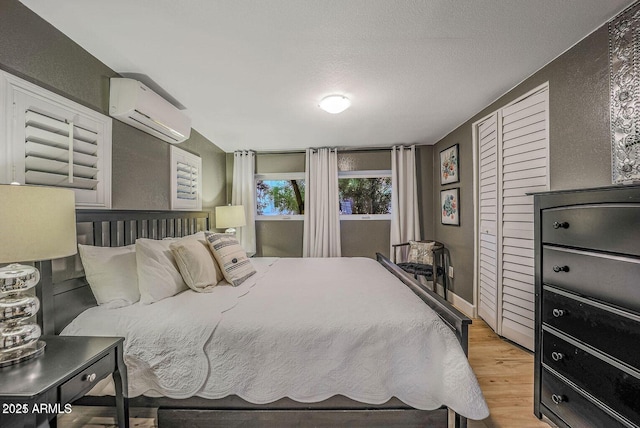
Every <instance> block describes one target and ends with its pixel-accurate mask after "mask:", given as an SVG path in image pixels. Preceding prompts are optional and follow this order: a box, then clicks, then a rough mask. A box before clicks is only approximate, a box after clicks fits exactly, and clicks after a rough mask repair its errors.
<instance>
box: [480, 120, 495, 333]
mask: <svg viewBox="0 0 640 428" xmlns="http://www.w3.org/2000/svg"><path fill="white" fill-rule="evenodd" d="M477 138H478V167H479V168H478V170H479V174H478V181H479V183H478V189H479V192H478V209H479V222H478V226H479V228H480V230H479V248H478V250H479V260H478V268H479V272H478V284H479V290H478V297H479V298H478V315H480V317H481V318H482V319H484V320H485V321H486V323H487V324H488V325H489V326H490V327H491V328H492V329H494V330H496V329H497V327H498V250H497V236H498V116H497V114H494V115H492V116H491V117H490V118H488V119H487V120H485V121H484V122H482V123H480V124H479V125H477Z"/></svg>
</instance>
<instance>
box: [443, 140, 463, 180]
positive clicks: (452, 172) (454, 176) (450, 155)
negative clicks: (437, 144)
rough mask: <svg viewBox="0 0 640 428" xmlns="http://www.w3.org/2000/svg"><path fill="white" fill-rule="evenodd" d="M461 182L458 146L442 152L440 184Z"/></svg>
mask: <svg viewBox="0 0 640 428" xmlns="http://www.w3.org/2000/svg"><path fill="white" fill-rule="evenodd" d="M458 181H460V171H459V168H458V145H457V144H454V145H453V146H451V147H449V148H447V149H444V150H443V151H441V152H440V184H441V185H442V184H451V183H457V182H458Z"/></svg>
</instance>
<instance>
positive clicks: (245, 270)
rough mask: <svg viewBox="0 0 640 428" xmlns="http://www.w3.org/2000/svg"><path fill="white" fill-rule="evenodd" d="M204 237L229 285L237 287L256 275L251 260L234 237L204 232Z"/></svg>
mask: <svg viewBox="0 0 640 428" xmlns="http://www.w3.org/2000/svg"><path fill="white" fill-rule="evenodd" d="M205 236H206V237H207V242H208V243H209V249H210V250H211V252H212V253H213V256H214V257H215V258H216V261H217V262H218V266H220V269H221V270H222V274H223V275H224V278H225V279H226V280H227V282H228V283H229V284H231V285H233V286H234V287H237V286H238V285H240V284H242V283H243V282H244V281H245V280H246V279H247V278H249V277H250V276H251V275H253V274H255V273H256V270H255V268H254V267H253V265H252V264H251V260H249V258H248V257H247V253H246V252H245V251H244V249H243V248H242V247H241V246H240V244H239V243H238V240H237V239H236V238H235V236H233V235H229V234H228V233H211V232H205Z"/></svg>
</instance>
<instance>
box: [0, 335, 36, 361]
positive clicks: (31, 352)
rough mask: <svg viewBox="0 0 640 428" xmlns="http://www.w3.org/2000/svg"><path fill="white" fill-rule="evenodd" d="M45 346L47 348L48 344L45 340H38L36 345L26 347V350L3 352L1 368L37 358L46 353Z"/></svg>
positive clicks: (0, 354)
mask: <svg viewBox="0 0 640 428" xmlns="http://www.w3.org/2000/svg"><path fill="white" fill-rule="evenodd" d="M45 346H47V344H46V343H45V342H44V341H43V340H38V341H36V343H34V344H31V345H29V346H25V347H24V348H20V349H16V350H14V351H8V352H1V353H0V368H1V367H7V366H11V365H14V364H18V363H21V362H23V361H26V360H29V359H31V358H35V357H37V356H38V355H40V354H42V353H43V352H44V347H45Z"/></svg>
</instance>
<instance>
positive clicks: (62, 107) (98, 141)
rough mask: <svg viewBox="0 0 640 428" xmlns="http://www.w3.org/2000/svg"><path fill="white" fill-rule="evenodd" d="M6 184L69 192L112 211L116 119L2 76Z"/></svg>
mask: <svg viewBox="0 0 640 428" xmlns="http://www.w3.org/2000/svg"><path fill="white" fill-rule="evenodd" d="M0 117H2V118H4V121H5V126H6V130H7V131H6V133H2V135H0V171H2V172H4V174H2V175H0V181H2V182H5V183H10V182H13V181H16V182H19V183H22V184H33V185H45V186H55V187H67V188H70V189H73V190H74V192H75V194H76V206H77V207H79V208H110V207H111V118H109V117H107V116H105V115H103V114H101V113H98V112H96V111H94V110H91V109H89V108H87V107H84V106H82V105H80V104H78V103H75V102H73V101H70V100H68V99H66V98H64V97H61V96H60V95H57V94H54V93H53V92H50V91H47V90H45V89H43V88H41V87H39V86H36V85H34V84H32V83H29V82H26V81H24V80H22V79H19V78H17V77H15V76H13V75H11V74H8V73H5V72H2V71H0Z"/></svg>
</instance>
